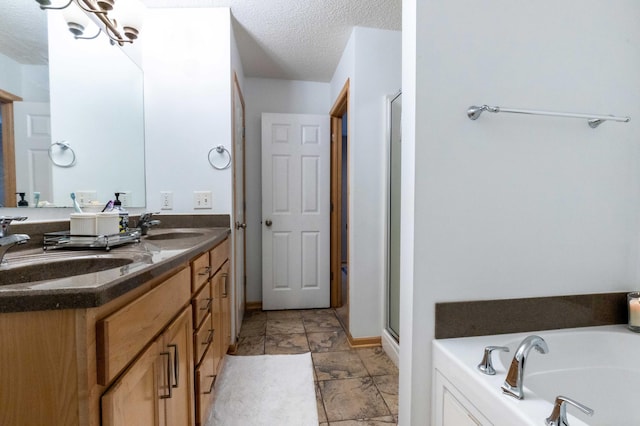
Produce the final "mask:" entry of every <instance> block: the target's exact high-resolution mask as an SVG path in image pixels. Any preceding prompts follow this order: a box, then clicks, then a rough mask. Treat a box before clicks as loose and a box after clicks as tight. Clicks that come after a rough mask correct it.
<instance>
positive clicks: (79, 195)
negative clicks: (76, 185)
mask: <svg viewBox="0 0 640 426" xmlns="http://www.w3.org/2000/svg"><path fill="white" fill-rule="evenodd" d="M76 200H77V201H78V204H80V205H81V206H82V207H84V206H88V205H89V204H91V202H92V201H98V193H97V192H96V191H76Z"/></svg>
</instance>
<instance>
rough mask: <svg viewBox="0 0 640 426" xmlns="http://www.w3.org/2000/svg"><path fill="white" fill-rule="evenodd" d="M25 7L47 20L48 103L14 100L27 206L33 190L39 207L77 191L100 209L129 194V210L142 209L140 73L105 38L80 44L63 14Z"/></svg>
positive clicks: (19, 173) (61, 202)
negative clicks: (115, 194) (117, 194)
mask: <svg viewBox="0 0 640 426" xmlns="http://www.w3.org/2000/svg"><path fill="white" fill-rule="evenodd" d="M28 3H33V4H32V5H31V4H29V6H30V9H32V10H33V13H34V14H43V15H45V16H46V18H47V19H46V20H45V22H47V21H48V28H49V31H48V44H49V61H48V65H49V73H48V76H49V82H48V83H49V102H32V101H31V99H29V98H30V96H29V95H30V91H29V90H25V91H24V94H22V93H18V95H20V96H21V97H22V98H23V99H24V102H14V122H15V157H16V191H18V192H25V193H26V196H25V198H26V200H27V201H28V202H29V207H33V206H34V193H36V192H39V193H40V206H43V205H45V206H49V205H50V206H56V207H62V206H71V205H72V201H71V198H70V194H71V193H72V192H74V193H76V195H77V197H78V198H79V199H80V198H82V200H83V201H84V203H85V206H87V205H93V206H95V207H96V208H97V207H98V206H103V205H104V204H105V203H106V202H107V201H109V200H111V199H114V192H124V193H126V195H125V196H123V197H122V198H123V204H124V205H126V206H128V207H144V206H145V200H146V197H145V173H144V111H143V75H142V70H141V69H140V68H139V67H138V66H137V65H136V64H135V62H134V61H133V60H132V59H131V58H130V57H129V56H128V55H127V53H125V51H124V50H123V49H121V48H120V47H119V46H117V45H115V46H112V45H111V44H110V43H109V41H108V38H107V37H106V35H104V34H100V35H99V36H98V37H97V38H96V39H94V40H75V39H74V38H73V36H72V35H71V33H70V32H69V31H68V29H67V24H66V22H65V20H64V17H63V14H62V13H61V12H60V11H48V12H45V11H42V10H40V9H39V7H38V5H37V3H36V2H35V1H33V2H28ZM3 13H5V12H3ZM6 13H11V11H6ZM97 31H98V30H97V27H93V26H92V28H87V34H89V33H91V34H89V35H93V34H95V33H97ZM131 52H132V49H131V48H129V51H128V53H129V54H131ZM0 53H2V52H0ZM133 53H134V54H135V51H133ZM18 65H20V64H18ZM23 68H29V67H23ZM1 80H2V79H0V89H3V87H2V86H1V84H2V81H1ZM23 81H25V82H28V81H29V77H26V78H25V79H23ZM8 90H9V89H8ZM41 100H42V99H38V101H41ZM49 109H50V117H49V116H48V113H47V110H49ZM49 132H50V133H49ZM45 202H46V203H45Z"/></svg>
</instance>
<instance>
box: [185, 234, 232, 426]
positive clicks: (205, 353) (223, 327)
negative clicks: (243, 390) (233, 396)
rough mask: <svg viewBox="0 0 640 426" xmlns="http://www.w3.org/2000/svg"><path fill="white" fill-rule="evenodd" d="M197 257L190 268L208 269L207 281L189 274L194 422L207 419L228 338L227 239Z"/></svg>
mask: <svg viewBox="0 0 640 426" xmlns="http://www.w3.org/2000/svg"><path fill="white" fill-rule="evenodd" d="M204 256H205V255H203V256H200V257H198V258H197V259H195V260H194V262H193V263H192V269H193V270H196V268H197V269H198V270H200V271H205V270H208V271H209V272H210V274H209V276H208V277H207V280H206V281H205V280H203V278H202V275H199V274H195V273H194V274H192V288H193V292H194V296H193V299H192V306H193V309H194V330H193V344H194V348H195V349H194V363H195V372H194V375H195V377H194V382H195V399H196V404H195V406H196V424H198V425H202V424H204V423H205V422H206V419H207V416H208V414H209V410H210V408H211V405H212V403H213V396H214V387H215V382H216V378H217V376H218V373H219V372H220V369H221V368H222V360H223V359H224V356H225V354H226V353H227V350H228V348H229V344H230V341H231V308H230V306H231V305H230V300H231V296H230V294H229V291H230V286H231V283H230V280H229V260H228V258H229V240H228V239H227V240H225V241H223V242H222V243H221V244H219V245H218V246H217V247H215V248H214V249H213V250H211V251H210V252H209V253H207V254H206V258H205V257H204Z"/></svg>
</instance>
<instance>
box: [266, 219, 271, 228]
mask: <svg viewBox="0 0 640 426" xmlns="http://www.w3.org/2000/svg"><path fill="white" fill-rule="evenodd" d="M264 224H265V225H267V226H268V227H270V226H271V225H273V222H271V220H270V219H267V220H265V221H264Z"/></svg>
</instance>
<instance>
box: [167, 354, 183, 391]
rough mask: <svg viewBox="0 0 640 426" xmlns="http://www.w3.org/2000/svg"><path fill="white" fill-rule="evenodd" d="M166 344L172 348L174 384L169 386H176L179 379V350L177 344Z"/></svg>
mask: <svg viewBox="0 0 640 426" xmlns="http://www.w3.org/2000/svg"><path fill="white" fill-rule="evenodd" d="M167 346H168V347H170V348H173V378H174V379H175V381H176V384H175V385H174V384H172V385H171V387H174V388H177V387H178V381H179V380H180V352H179V351H178V345H175V344H172V345H167Z"/></svg>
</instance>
